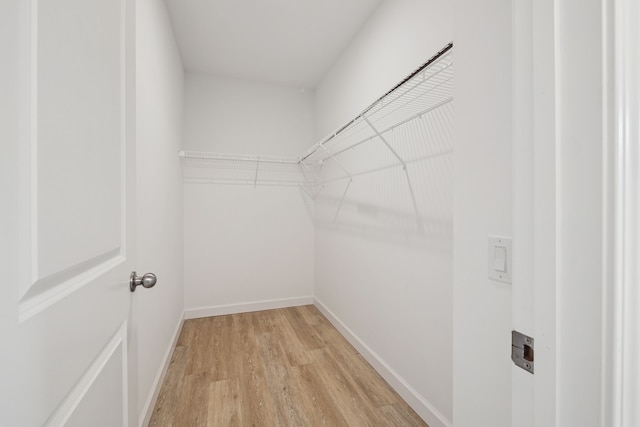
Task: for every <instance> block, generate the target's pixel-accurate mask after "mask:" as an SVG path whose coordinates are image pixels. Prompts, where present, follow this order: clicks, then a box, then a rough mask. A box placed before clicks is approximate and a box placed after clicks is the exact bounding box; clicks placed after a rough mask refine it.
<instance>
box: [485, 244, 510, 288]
mask: <svg viewBox="0 0 640 427" xmlns="http://www.w3.org/2000/svg"><path fill="white" fill-rule="evenodd" d="M487 255H488V258H489V259H488V264H487V265H488V268H489V279H493V280H498V281H500V282H505V283H511V271H512V267H511V237H504V236H489V245H488V247H487Z"/></svg>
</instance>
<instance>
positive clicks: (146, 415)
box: [138, 314, 184, 427]
mask: <svg viewBox="0 0 640 427" xmlns="http://www.w3.org/2000/svg"><path fill="white" fill-rule="evenodd" d="M182 325H184V314H183V315H182V316H181V317H180V320H179V321H178V324H177V325H176V329H175V331H174V332H173V338H172V339H171V343H170V344H169V347H168V348H167V351H166V352H165V353H164V357H163V359H162V360H163V363H162V367H161V368H160V370H159V371H158V375H156V379H155V380H154V381H153V385H152V386H151V393H149V397H148V398H147V401H146V403H145V404H144V407H143V408H142V411H141V412H140V419H139V422H138V425H139V426H141V427H142V426H148V425H149V421H151V415H153V409H154V408H155V407H156V402H157V400H158V395H159V394H160V389H161V388H162V383H163V382H164V377H165V376H166V375H167V370H168V369H169V365H170V364H171V357H172V356H173V352H174V351H175V349H176V344H177V343H178V338H179V337H180V333H181V332H182Z"/></svg>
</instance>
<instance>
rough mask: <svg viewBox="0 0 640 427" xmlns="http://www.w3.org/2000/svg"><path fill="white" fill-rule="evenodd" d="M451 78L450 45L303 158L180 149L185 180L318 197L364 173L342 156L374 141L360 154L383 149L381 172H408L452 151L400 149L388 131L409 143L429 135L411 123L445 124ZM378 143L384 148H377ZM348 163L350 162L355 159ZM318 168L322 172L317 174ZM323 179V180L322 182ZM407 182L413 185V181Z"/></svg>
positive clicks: (447, 114) (398, 142)
mask: <svg viewBox="0 0 640 427" xmlns="http://www.w3.org/2000/svg"><path fill="white" fill-rule="evenodd" d="M453 77H454V61H453V44H452V43H450V44H448V45H447V46H445V47H444V48H443V49H442V50H441V51H439V52H438V53H437V54H436V55H434V56H433V57H432V58H431V59H429V60H428V61H427V62H425V63H424V64H423V65H422V66H421V67H419V68H418V69H417V70H415V71H414V72H413V73H411V74H410V75H409V76H408V77H406V78H405V79H404V80H402V81H401V82H400V83H398V84H397V85H396V86H395V87H394V88H392V89H391V90H390V91H388V92H387V93H386V94H385V95H383V96H382V97H380V98H379V99H378V100H376V101H375V102H374V103H373V104H371V105H370V106H369V107H367V108H366V109H365V110H364V111H363V112H362V113H361V114H360V115H358V116H357V117H356V118H354V119H353V120H351V121H350V122H348V123H347V124H345V125H344V126H342V127H341V128H339V129H338V130H336V131H335V132H333V133H332V134H330V135H329V136H327V137H326V138H324V139H323V140H321V141H320V142H318V143H316V144H314V145H313V146H311V147H310V148H309V150H308V151H307V152H306V153H305V154H303V155H302V156H300V157H297V158H296V157H276V156H256V155H244V154H225V153H208V152H198V151H180V153H179V154H180V157H182V158H183V161H184V164H185V166H186V168H185V182H193V183H222V184H238V185H253V186H255V187H257V186H259V185H282V186H302V187H303V189H305V190H306V191H308V192H309V193H310V194H315V195H317V193H318V192H319V191H320V190H321V188H322V187H323V186H324V184H325V182H329V181H331V180H334V179H338V178H336V175H335V174H336V173H337V174H338V176H339V177H341V178H348V179H349V180H350V181H351V179H352V178H353V177H354V176H357V175H360V174H362V173H366V172H357V173H356V172H354V173H351V172H350V171H348V170H347V169H345V168H344V167H343V166H342V163H341V161H340V157H341V156H342V155H344V154H345V153H346V152H348V151H350V150H352V149H354V148H356V147H358V146H361V145H363V144H367V143H370V142H373V141H376V142H378V144H375V147H374V144H371V147H369V148H367V149H364V150H359V151H362V153H364V154H367V153H371V150H372V149H373V150H379V149H383V150H385V152H386V153H387V154H389V153H392V156H391V158H390V160H389V162H391V163H389V162H387V163H389V164H387V165H382V166H380V168H382V169H384V168H385V167H389V165H391V164H393V165H401V166H403V167H404V168H405V169H406V166H407V163H411V162H413V161H418V160H421V159H425V158H428V157H430V156H439V155H442V154H443V153H444V154H448V153H450V152H451V150H452V149H451V148H450V147H438V148H437V150H436V151H433V152H422V151H424V149H415V148H414V149H412V150H409V149H403V148H402V146H401V145H402V138H399V137H394V136H393V134H392V133H393V132H394V130H396V129H399V130H400V131H401V132H400V133H402V132H405V133H406V132H410V133H411V132H412V137H411V138H408V140H410V141H411V140H415V139H416V137H421V136H420V135H419V133H420V132H423V133H425V134H427V133H429V132H432V131H431V130H429V129H428V128H427V127H425V126H423V125H421V126H414V125H413V124H412V123H414V121H416V120H421V119H423V118H427V119H429V118H431V117H435V116H438V118H436V119H435V121H436V122H437V121H442V120H445V121H446V120H449V119H448V117H449V116H451V109H452V108H451V106H452V104H451V102H452V101H453V89H454V86H453ZM423 123H424V122H423ZM435 132H440V133H441V130H436V131H433V132H432V133H435ZM405 139H407V138H405ZM380 142H382V143H383V144H380ZM381 145H384V146H386V147H384V146H382V147H380V146H381ZM421 150H422V151H421ZM413 152H415V153H419V154H420V156H422V157H414V158H410V155H409V154H410V153H413ZM328 160H332V162H331V164H332V168H333V172H334V174H333V175H334V176H333V177H332V176H331V174H329V176H327V174H326V171H327V168H326V167H324V166H323V165H324V164H325V162H326V161H328ZM350 164H353V161H351V162H350ZM380 168H379V169H380ZM329 169H331V168H329ZM321 170H323V171H324V172H325V173H323V174H321V173H320V172H321ZM372 170H373V169H372ZM321 175H322V176H324V180H323V178H321V177H320V176H321ZM407 179H408V176H407ZM408 183H409V186H411V182H410V181H408ZM347 188H348V187H347ZM411 191H412V192H413V190H411ZM345 193H346V190H345Z"/></svg>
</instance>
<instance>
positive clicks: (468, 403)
mask: <svg viewBox="0 0 640 427" xmlns="http://www.w3.org/2000/svg"><path fill="white" fill-rule="evenodd" d="M511 17H512V15H511V1H510V0H487V1H483V2H478V1H475V0H457V1H455V2H454V34H455V45H456V71H457V75H456V116H455V120H456V141H455V150H456V153H455V173H454V231H453V236H454V238H453V240H454V274H453V277H454V279H453V283H454V294H453V310H454V347H453V357H454V359H453V364H454V365H453V366H454V376H453V381H454V383H453V390H454V392H453V408H454V413H453V419H454V422H455V425H456V426H457V427H465V426H495V427H501V426H503V427H506V426H511V361H510V351H511V285H507V284H504V283H500V282H495V281H491V280H489V279H487V236H488V235H490V234H496V235H506V236H509V235H511V219H512V187H511V163H512V151H511V137H512V129H511V98H512V91H511V69H512V61H511V55H512V50H511V49H512V48H511V43H512V38H511Z"/></svg>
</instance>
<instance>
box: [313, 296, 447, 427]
mask: <svg viewBox="0 0 640 427" xmlns="http://www.w3.org/2000/svg"><path fill="white" fill-rule="evenodd" d="M313 304H314V305H315V306H316V307H317V308H318V310H320V312H321V313H322V314H323V315H324V316H325V317H326V318H327V319H328V320H329V322H331V324H332V325H333V326H335V328H336V329H337V330H338V331H340V333H341V334H342V335H343V336H344V337H345V338H346V339H347V341H349V342H350V343H351V345H353V346H354V347H355V348H356V350H358V352H359V353H360V354H361V355H362V357H364V358H365V359H366V361H367V362H369V364H371V366H373V368H374V369H375V370H376V371H377V372H378V373H379V374H380V375H381V376H382V378H384V379H385V380H386V381H387V382H388V383H389V385H390V386H391V387H392V388H393V389H394V390H395V391H396V392H397V393H398V394H399V395H400V396H401V397H402V398H403V399H404V400H405V401H406V402H407V403H408V404H409V406H411V408H412V409H413V410H414V411H416V413H417V414H418V415H419V416H420V417H421V418H422V419H423V420H424V421H425V422H426V423H427V424H429V426H430V427H453V423H452V422H451V420H449V419H448V418H447V417H446V416H444V414H442V413H441V412H440V411H438V410H437V409H436V407H435V406H434V405H433V404H431V402H429V401H428V400H427V399H425V398H424V397H423V396H422V395H420V394H419V393H418V392H417V391H416V390H415V389H414V388H413V387H411V386H410V385H409V383H407V381H405V379H404V378H402V377H401V376H400V375H398V373H397V372H396V371H394V370H393V368H391V367H390V366H389V365H388V364H387V363H386V362H385V361H384V360H383V359H382V358H381V357H380V356H378V354H377V353H376V352H375V351H373V350H372V349H371V348H369V346H368V345H367V344H365V342H364V341H362V340H361V339H360V338H359V337H358V336H357V335H356V334H355V333H353V331H351V329H349V327H348V326H347V325H345V324H344V323H343V322H342V321H341V320H340V319H339V318H338V317H337V316H336V315H335V314H334V313H333V312H332V311H331V310H330V309H329V308H327V306H326V305H324V304H323V303H322V302H321V301H320V300H319V299H318V298H315V297H314V298H313Z"/></svg>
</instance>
